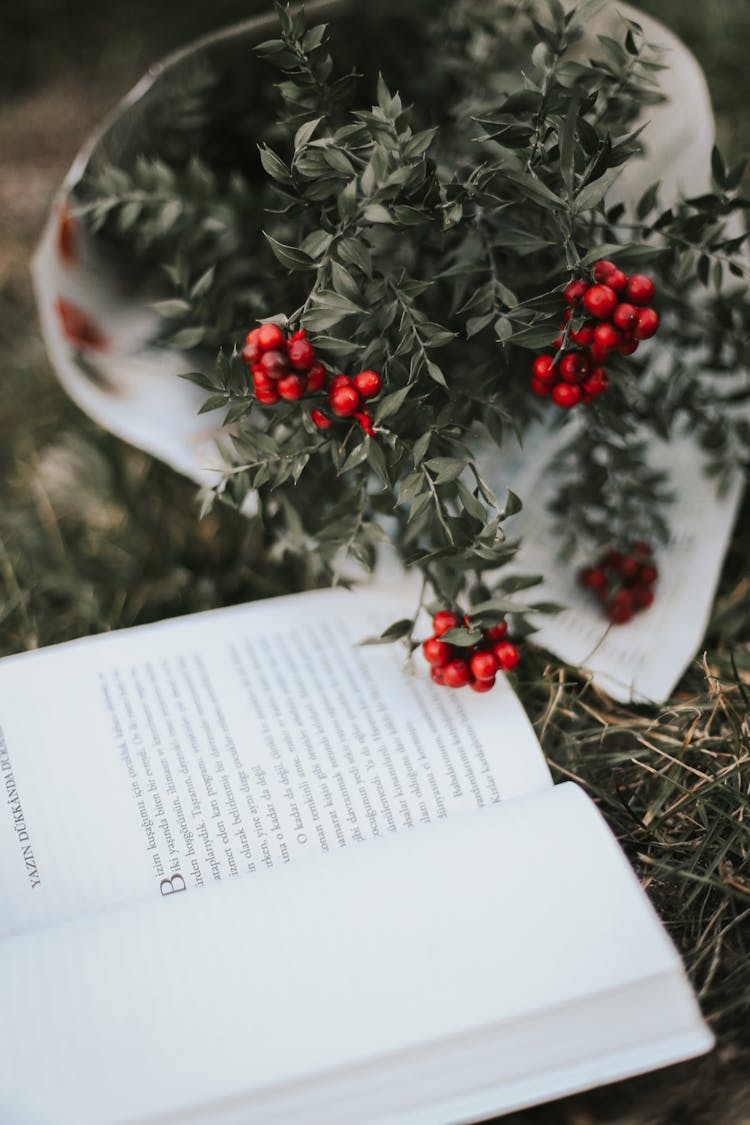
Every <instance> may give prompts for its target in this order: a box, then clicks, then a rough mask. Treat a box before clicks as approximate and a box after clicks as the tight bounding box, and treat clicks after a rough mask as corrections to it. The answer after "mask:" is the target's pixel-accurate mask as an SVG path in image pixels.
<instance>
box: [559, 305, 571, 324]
mask: <svg viewBox="0 0 750 1125" xmlns="http://www.w3.org/2000/svg"><path fill="white" fill-rule="evenodd" d="M572 315H573V310H572V309H566V310H565V312H564V313H563V322H562V324H561V325H560V327H561V328H564V327H565V325H566V324H567V323H568V321H569V320H570V318H571V317H572Z"/></svg>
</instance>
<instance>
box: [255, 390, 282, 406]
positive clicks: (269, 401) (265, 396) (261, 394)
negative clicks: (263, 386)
mask: <svg viewBox="0 0 750 1125" xmlns="http://www.w3.org/2000/svg"><path fill="white" fill-rule="evenodd" d="M255 397H256V399H257V400H258V402H259V403H260V404H261V406H273V405H274V404H275V403H277V402H278V401H279V396H278V394H277V393H276V391H256V392H255Z"/></svg>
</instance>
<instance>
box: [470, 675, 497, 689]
mask: <svg viewBox="0 0 750 1125" xmlns="http://www.w3.org/2000/svg"><path fill="white" fill-rule="evenodd" d="M470 686H471V690H472V691H476V692H479V693H481V692H483V691H492V689H493V687H494V686H495V677H494V676H493V677H492V679H491V680H472V681H471V685H470Z"/></svg>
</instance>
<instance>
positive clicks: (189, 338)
mask: <svg viewBox="0 0 750 1125" xmlns="http://www.w3.org/2000/svg"><path fill="white" fill-rule="evenodd" d="M205 335H206V329H205V328H199V327H197V326H196V327H195V328H181V329H180V331H179V332H176V333H175V334H174V336H172V337H171V339H170V341H169V343H170V345H171V346H172V347H173V348H179V349H180V350H181V351H189V350H190V349H191V348H197V346H198V344H200V343H201V342H202V341H203V339H204V337H205Z"/></svg>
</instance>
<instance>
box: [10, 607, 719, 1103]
mask: <svg viewBox="0 0 750 1125" xmlns="http://www.w3.org/2000/svg"><path fill="white" fill-rule="evenodd" d="M402 613H403V606H401V605H399V602H398V599H397V598H395V597H394V596H392V595H391V594H390V593H388V592H387V591H382V592H378V591H371V592H369V593H364V592H362V591H360V592H358V593H357V594H355V595H352V594H349V593H347V592H346V591H323V592H319V593H313V594H304V595H296V596H290V597H286V598H281V599H274V600H272V601H268V602H261V603H255V604H253V605H249V606H240V607H236V608H232V609H225V610H216V611H212V612H209V613H204V614H198V615H196V616H191V617H185V618H182V619H177V620H174V621H167V622H162V623H159V624H155V625H148V626H143V627H140V628H136V629H130V630H125V631H123V632H120V633H115V634H108V635H105V636H101V637H93V638H88V639H85V640H81V641H75V642H71V643H68V644H64V645H59V646H56V647H53V648H50V649H47V650H44V651H41V652H38V653H29V654H23V655H20V656H14V657H9V658H7V659H5V660H3V661H2V662H0V779H2V793H3V800H2V810H1V811H0V903H2V913H1V914H0V995H1V996H2V1018H0V1057H2V1059H3V1066H2V1067H1V1068H0V1120H2V1121H7V1122H13V1123H14V1125H66V1123H69V1125H109V1123H115V1122H118V1123H126V1122H127V1123H133V1125H134V1123H136V1122H146V1121H149V1122H165V1123H166V1122H175V1123H176V1122H192V1123H196V1122H204V1123H206V1125H228V1123H236V1125H248V1123H258V1125H260V1123H262V1125H269V1123H271V1122H274V1123H278V1125H281V1123H284V1125H292V1123H295V1125H310V1123H311V1122H326V1125H344V1123H346V1125H351V1123H352V1122H357V1125H369V1123H372V1125H375V1123H385V1122H388V1123H389V1125H407V1123H408V1125H416V1123H425V1125H427V1123H429V1125H439V1123H443V1125H447V1123H449V1122H450V1123H453V1122H468V1121H476V1120H479V1119H482V1118H486V1117H489V1116H492V1115H493V1114H497V1113H502V1112H505V1111H508V1110H510V1109H512V1108H516V1107H519V1106H522V1105H526V1104H530V1103H533V1102H538V1101H543V1100H546V1099H548V1098H552V1097H556V1096H559V1095H561V1094H564V1093H568V1092H570V1091H573V1090H577V1089H581V1088H584V1087H588V1086H592V1085H595V1084H598V1083H601V1082H606V1081H609V1080H613V1079H616V1078H620V1077H624V1076H626V1075H630V1074H634V1073H637V1072H640V1071H643V1070H647V1069H649V1068H652V1067H655V1066H659V1065H662V1064H665V1063H669V1062H672V1061H676V1060H677V1059H681V1058H684V1057H687V1056H689V1055H692V1054H697V1053H699V1052H702V1051H704V1050H706V1049H708V1048H709V1047H710V1045H711V1042H712V1038H711V1035H710V1033H709V1032H708V1030H707V1029H706V1027H705V1026H704V1024H703V1023H702V1020H701V1017H700V1013H699V1010H698V1008H697V1005H696V1002H695V1000H694V997H693V995H692V992H691V990H690V987H689V985H688V983H687V981H686V979H685V976H684V973H683V970H682V966H681V964H680V961H679V958H678V956H677V954H676V951H675V949H674V948H673V946H672V944H671V943H670V941H669V939H668V937H667V936H666V934H665V932H664V930H663V929H662V927H661V925H660V923H659V921H658V919H657V917H656V915H655V913H654V912H653V910H652V908H651V906H650V904H649V902H648V900H647V899H646V897H645V895H644V894H643V892H642V891H641V889H640V887H639V885H638V882H637V880H636V879H635V877H634V875H633V873H632V871H631V870H630V868H629V866H628V864H627V862H626V860H625V858H624V856H623V855H622V853H621V852H620V850H619V848H618V846H617V844H616V842H615V840H614V839H613V837H612V836H611V834H610V832H609V830H608V828H607V827H606V825H605V824H604V822H603V820H602V819H601V817H600V816H599V814H598V812H597V811H596V809H595V807H594V805H593V804H592V803H591V802H590V800H589V799H588V798H587V797H586V796H585V795H584V794H583V793H582V791H581V790H579V789H578V788H577V787H576V786H574V785H571V784H564V785H559V786H553V785H552V783H551V778H550V776H549V774H548V771H547V768H546V765H545V763H544V760H543V757H542V754H541V750H540V747H539V744H538V742H537V740H536V738H535V736H534V733H533V731H532V729H531V726H530V724H529V722H528V720H527V718H526V716H525V714H524V712H523V711H522V709H521V707H520V704H519V703H518V701H517V699H516V697H515V695H514V694H513V692H512V691H511V690H510V688H509V687H508V686H507V685H506V684H505V683H499V684H498V686H497V687H496V688H495V690H494V691H493V692H491V693H489V694H488V695H481V696H480V695H475V694H474V693H472V692H470V691H450V690H447V689H445V688H436V687H435V686H434V685H433V684H432V683H431V682H430V680H429V677H428V676H427V675H426V666H425V673H424V674H423V672H422V670H421V669H417V670H416V671H415V673H414V674H408V673H407V672H406V671H405V670H404V667H403V651H402V650H400V649H398V648H396V647H393V646H385V647H358V646H357V643H356V642H358V641H359V640H361V639H362V638H363V636H365V635H369V634H373V633H376V632H378V631H379V630H380V629H382V628H383V626H384V625H386V624H387V623H389V622H390V621H392V620H393V619H394V614H395V615H396V616H398V615H399V614H402Z"/></svg>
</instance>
